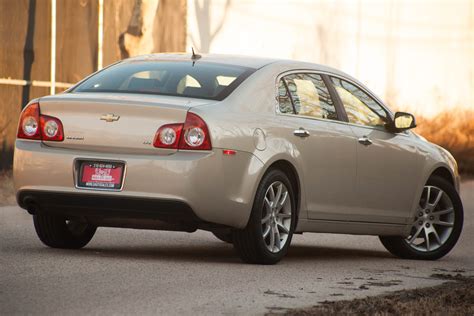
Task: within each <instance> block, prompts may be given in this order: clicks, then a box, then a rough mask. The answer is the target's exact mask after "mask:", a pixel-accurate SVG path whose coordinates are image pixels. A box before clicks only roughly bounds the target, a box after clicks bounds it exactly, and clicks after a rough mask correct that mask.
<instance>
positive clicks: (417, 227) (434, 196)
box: [405, 185, 455, 252]
mask: <svg viewBox="0 0 474 316" xmlns="http://www.w3.org/2000/svg"><path fill="white" fill-rule="evenodd" d="M454 220H455V212H454V206H453V202H452V201H451V199H450V198H449V196H448V195H447V194H446V193H445V192H444V191H443V190H442V189H440V188H438V187H436V186H430V185H427V186H425V187H424V188H423V193H422V195H421V199H420V203H419V205H418V209H417V214H416V216H415V220H414V222H413V224H412V228H411V232H410V236H408V237H407V238H406V239H405V242H406V243H407V244H408V245H409V246H410V247H412V248H413V249H415V250H418V251H422V252H429V251H434V250H437V249H438V248H440V247H441V246H442V245H444V244H445V243H446V241H447V240H448V239H449V236H450V235H451V233H452V231H453V227H454Z"/></svg>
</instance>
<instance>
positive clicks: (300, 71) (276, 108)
mask: <svg viewBox="0 0 474 316" xmlns="http://www.w3.org/2000/svg"><path fill="white" fill-rule="evenodd" d="M294 73H314V74H318V75H328V76H332V77H336V78H339V79H342V80H345V81H347V82H349V83H350V84H353V85H354V86H356V87H357V88H359V89H361V90H362V91H363V92H365V93H367V94H368V95H369V96H370V97H371V98H372V99H374V101H375V102H377V104H378V105H380V106H381V107H382V108H383V109H384V110H385V111H387V114H388V115H389V118H390V119H391V120H393V116H394V113H393V112H392V111H391V110H390V109H389V108H388V107H387V106H386V105H385V104H384V103H383V102H382V100H380V99H379V98H378V97H377V96H376V95H374V94H373V93H372V92H370V91H368V89H367V88H364V87H361V86H360V84H358V83H356V82H354V81H353V80H351V79H350V78H347V77H344V76H342V75H339V74H335V73H333V72H329V71H323V70H315V69H304V68H303V69H292V70H287V71H284V72H281V73H280V74H278V76H277V77H276V81H275V91H276V96H275V101H276V105H275V113H276V114H277V115H282V116H290V117H299V118H305V119H310V120H318V121H324V122H329V123H339V124H344V125H349V126H356V127H363V128H366V129H371V130H377V131H381V132H385V133H389V134H395V135H403V136H409V135H411V132H410V131H404V132H400V133H390V132H388V131H387V130H386V129H385V128H383V127H375V126H368V125H362V124H355V123H350V122H344V121H341V120H329V119H324V118H318V117H312V116H306V115H298V114H288V113H282V112H280V103H279V96H280V95H279V92H278V85H279V82H280V80H281V78H282V77H284V76H287V75H291V74H294Z"/></svg>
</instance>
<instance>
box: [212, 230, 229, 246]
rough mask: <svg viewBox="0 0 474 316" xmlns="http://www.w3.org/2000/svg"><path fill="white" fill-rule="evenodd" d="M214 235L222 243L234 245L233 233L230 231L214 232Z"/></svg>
mask: <svg viewBox="0 0 474 316" xmlns="http://www.w3.org/2000/svg"><path fill="white" fill-rule="evenodd" d="M212 234H213V235H214V236H216V238H217V239H219V240H220V241H223V242H226V243H228V244H232V231H231V230H230V229H229V230H223V231H213V232H212Z"/></svg>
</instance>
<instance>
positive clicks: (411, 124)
mask: <svg viewBox="0 0 474 316" xmlns="http://www.w3.org/2000/svg"><path fill="white" fill-rule="evenodd" d="M415 127H416V120H415V117H414V116H413V114H410V113H406V112H397V113H395V116H394V117H393V121H392V122H390V123H388V124H387V129H388V130H389V131H391V132H402V131H406V130H408V129H412V128H415Z"/></svg>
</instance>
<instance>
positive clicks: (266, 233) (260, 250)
mask: <svg viewBox="0 0 474 316" xmlns="http://www.w3.org/2000/svg"><path fill="white" fill-rule="evenodd" d="M295 205H296V203H295V194H294V192H293V188H292V185H291V182H290V181H289V180H288V177H287V176H286V175H285V173H283V172H282V171H280V170H276V169H274V170H270V171H269V172H268V173H266V174H265V176H264V177H263V179H262V181H261V183H260V185H259V187H258V189H257V194H256V196H255V201H254V205H253V209H252V213H251V215H250V219H249V222H248V224H247V227H246V228H245V229H242V230H233V244H234V247H235V249H236V250H237V253H238V254H239V256H240V258H241V259H242V260H243V261H245V262H247V263H258V264H275V263H277V262H278V261H280V260H281V259H282V258H283V257H284V256H285V254H286V253H287V251H288V247H289V245H290V243H291V238H292V236H293V231H294V226H295V222H296V207H295Z"/></svg>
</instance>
